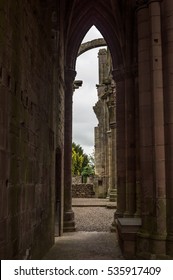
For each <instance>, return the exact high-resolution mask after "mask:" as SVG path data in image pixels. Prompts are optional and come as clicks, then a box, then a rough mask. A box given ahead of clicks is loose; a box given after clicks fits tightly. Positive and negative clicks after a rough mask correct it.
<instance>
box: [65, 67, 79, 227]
mask: <svg viewBox="0 0 173 280" xmlns="http://www.w3.org/2000/svg"><path fill="white" fill-rule="evenodd" d="M75 76H76V72H75V71H74V70H73V69H67V70H66V71H65V87H66V89H65V131H64V227H63V229H64V232H68V231H74V230H75V222H74V212H73V211H72V170H71V168H72V97H73V82H74V79H75Z"/></svg>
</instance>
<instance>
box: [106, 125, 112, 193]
mask: <svg viewBox="0 0 173 280" xmlns="http://www.w3.org/2000/svg"><path fill="white" fill-rule="evenodd" d="M107 140H108V142H107V143H108V165H109V166H108V171H109V173H108V174H109V188H108V193H107V199H109V195H110V186H111V183H112V145H111V143H112V135H111V130H109V131H107Z"/></svg>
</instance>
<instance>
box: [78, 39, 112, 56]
mask: <svg viewBox="0 0 173 280" xmlns="http://www.w3.org/2000/svg"><path fill="white" fill-rule="evenodd" d="M106 45H107V44H106V41H105V40H104V39H103V38H99V39H95V40H92V41H89V42H86V43H83V44H81V46H80V48H79V51H78V56H80V55H81V54H83V53H84V52H87V51H89V50H91V49H94V48H98V47H104V46H106Z"/></svg>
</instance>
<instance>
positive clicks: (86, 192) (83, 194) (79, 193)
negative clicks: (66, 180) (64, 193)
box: [72, 184, 95, 198]
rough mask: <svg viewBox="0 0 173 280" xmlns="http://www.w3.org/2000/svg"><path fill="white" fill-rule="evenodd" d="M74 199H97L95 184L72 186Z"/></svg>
mask: <svg viewBox="0 0 173 280" xmlns="http://www.w3.org/2000/svg"><path fill="white" fill-rule="evenodd" d="M72 197H73V198H92V197H95V193H94V190H93V184H73V185H72Z"/></svg>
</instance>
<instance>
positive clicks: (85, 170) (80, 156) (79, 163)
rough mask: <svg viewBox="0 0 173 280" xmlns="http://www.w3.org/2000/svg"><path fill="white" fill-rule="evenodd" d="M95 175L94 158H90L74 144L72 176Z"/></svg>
mask: <svg viewBox="0 0 173 280" xmlns="http://www.w3.org/2000/svg"><path fill="white" fill-rule="evenodd" d="M92 174H94V157H93V156H91V155H90V156H88V155H87V154H85V153H84V150H83V149H82V147H81V146H80V145H79V144H75V143H74V142H73V143H72V175H73V176H74V175H82V176H85V177H88V176H90V175H92Z"/></svg>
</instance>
